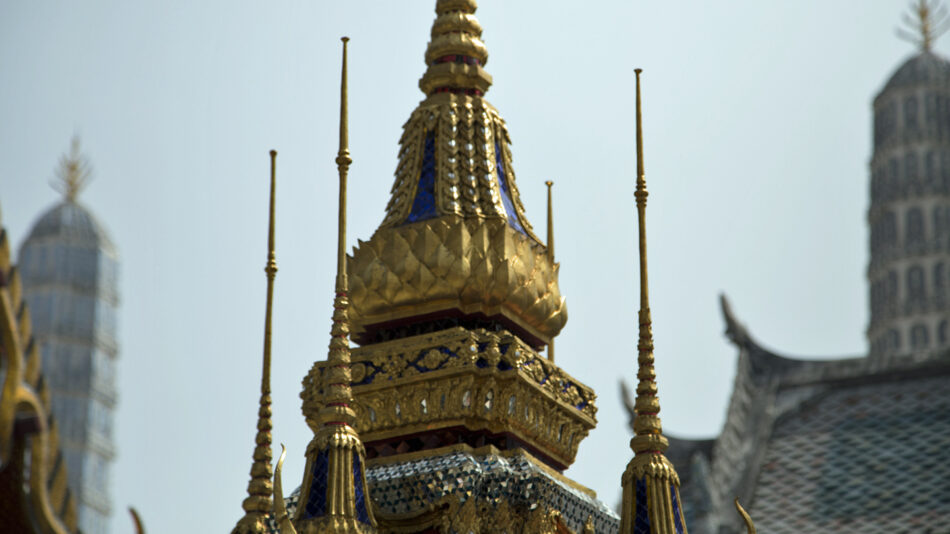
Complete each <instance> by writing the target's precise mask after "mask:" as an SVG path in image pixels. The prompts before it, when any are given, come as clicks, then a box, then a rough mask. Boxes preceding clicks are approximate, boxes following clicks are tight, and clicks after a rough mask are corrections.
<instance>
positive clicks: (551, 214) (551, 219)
mask: <svg viewBox="0 0 950 534" xmlns="http://www.w3.org/2000/svg"><path fill="white" fill-rule="evenodd" d="M544 185H546V186H548V240H547V247H546V248H547V252H548V261H550V262H551V267H552V268H553V267H554V202H553V200H552V199H551V186H553V185H554V182H552V181H551V180H548V181H546V182H544ZM548 359H549V360H551V361H552V362H553V361H554V338H553V337H552V338H551V342H550V343H548Z"/></svg>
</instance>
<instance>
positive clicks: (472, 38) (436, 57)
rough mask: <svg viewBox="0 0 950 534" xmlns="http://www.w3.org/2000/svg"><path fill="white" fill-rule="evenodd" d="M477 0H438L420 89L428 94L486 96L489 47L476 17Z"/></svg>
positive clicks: (488, 85) (489, 77)
mask: <svg viewBox="0 0 950 534" xmlns="http://www.w3.org/2000/svg"><path fill="white" fill-rule="evenodd" d="M477 8H478V4H477V3H476V2H475V0H437V2H436V3H435V12H436V15H437V18H436V19H435V22H434V23H433V24H432V33H431V36H432V40H431V41H429V46H428V47H427V48H426V65H427V66H428V69H426V72H425V74H424V75H423V76H422V79H420V80H419V88H420V89H422V92H423V93H425V94H426V96H430V95H433V94H435V93H440V92H450V93H464V94H470V95H482V94H484V93H485V91H488V88H489V87H490V86H491V82H492V79H491V76H490V75H489V74H488V73H487V72H485V69H484V68H483V67H484V65H485V63H487V62H488V48H486V47H485V43H484V42H482V38H481V37H482V26H481V24H479V22H478V19H477V18H475V15H474V13H475V10H476V9H477Z"/></svg>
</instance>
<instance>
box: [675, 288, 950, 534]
mask: <svg viewBox="0 0 950 534" xmlns="http://www.w3.org/2000/svg"><path fill="white" fill-rule="evenodd" d="M722 305H723V306H722V307H723V316H724V318H725V322H726V335H727V336H728V337H729V339H730V340H731V341H732V342H733V343H734V344H735V345H736V347H737V348H738V349H739V360H738V364H737V366H738V369H737V372H736V379H735V384H734V386H733V392H732V398H731V400H730V404H729V409H728V412H727V415H726V422H725V424H724V425H723V430H722V432H721V433H720V435H719V436H717V437H716V438H714V439H712V440H708V439H707V440H689V439H675V438H673V439H671V440H670V452H669V456H670V458H671V460H672V461H673V462H674V465H676V467H677V469H678V471H679V473H680V476H681V477H682V478H683V487H684V488H687V489H688V491H684V493H683V499H684V504H685V507H686V510H687V520H688V521H689V524H690V532H692V533H693V534H705V533H717V534H718V533H719V532H727V533H732V532H736V533H738V532H744V528H743V527H742V525H741V522H740V520H739V518H738V517H737V516H736V514H735V511H734V510H733V508H732V499H733V497H735V496H738V497H739V499H740V501H741V502H742V503H743V504H745V505H747V506H746V508H747V509H748V510H749V512H750V513H751V515H752V517H753V518H754V519H755V520H756V525H757V526H758V527H759V528H760V529H761V530H762V531H768V532H775V533H783V532H789V533H791V532H826V531H839V530H840V531H844V530H847V531H849V532H850V531H855V532H870V533H877V532H881V533H884V532H894V531H896V530H897V529H898V526H899V525H917V526H921V527H922V529H921V530H922V531H923V530H925V528H923V527H926V526H934V525H943V524H947V522H948V521H950V482H948V481H950V452H948V451H950V447H948V446H947V445H950V441H948V440H950V352H947V353H945V354H943V355H938V356H936V357H934V358H932V359H929V360H927V361H923V362H921V361H918V360H915V359H914V358H912V357H910V356H896V357H892V358H890V359H886V360H870V359H868V358H866V357H857V358H855V357H849V358H830V359H825V360H813V359H804V358H794V357H788V356H782V355H779V354H776V353H775V352H774V351H772V350H769V349H766V348H764V347H763V346H762V345H761V344H760V343H759V342H757V341H756V340H755V339H754V338H753V337H752V335H751V334H750V333H749V331H748V330H747V329H746V328H745V326H743V325H742V324H741V323H740V322H739V321H738V320H737V319H736V317H735V316H734V315H733V313H732V311H731V309H730V307H729V304H728V301H726V300H725V298H724V297H723V299H722ZM898 436H900V438H897V437H898ZM895 438H897V439H898V440H899V441H895ZM720 529H721V530H720Z"/></svg>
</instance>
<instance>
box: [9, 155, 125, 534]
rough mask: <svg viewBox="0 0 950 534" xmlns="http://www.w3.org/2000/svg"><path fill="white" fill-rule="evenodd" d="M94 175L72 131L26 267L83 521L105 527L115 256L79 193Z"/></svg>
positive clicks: (96, 530) (27, 247) (97, 532)
mask: <svg viewBox="0 0 950 534" xmlns="http://www.w3.org/2000/svg"><path fill="white" fill-rule="evenodd" d="M89 173H90V172H89V166H88V163H87V162H86V160H85V158H84V157H83V156H82V155H81V153H80V151H79V140H78V139H76V138H74V139H73V142H72V148H71V150H70V153H69V154H68V155H64V156H63V157H62V158H61V159H60V163H59V168H58V169H57V177H56V180H55V181H54V183H53V186H54V188H56V189H57V190H59V191H60V192H61V193H62V194H63V199H62V201H61V202H59V203H58V204H56V205H55V206H53V207H52V208H51V209H50V210H48V211H47V212H46V213H44V214H43V215H42V216H41V217H40V218H39V220H38V221H37V222H36V224H34V225H33V228H32V229H31V230H30V233H29V237H28V238H27V239H26V241H25V242H24V243H23V245H22V246H21V248H20V254H19V266H20V269H21V274H22V276H23V291H24V296H25V299H26V301H27V303H28V305H29V308H30V312H31V316H32V323H33V333H34V336H35V339H36V341H37V343H38V344H39V348H40V351H41V354H42V361H43V370H44V373H45V377H46V380H47V381H48V382H47V386H48V388H49V391H50V393H51V397H52V403H53V413H54V415H55V416H56V418H57V421H58V422H59V425H60V427H59V428H60V444H61V446H62V450H63V453H64V457H65V459H66V464H67V467H68V471H69V487H70V488H71V490H72V491H73V494H74V495H75V496H76V498H77V501H78V504H79V507H78V508H79V525H80V529H81V530H82V531H83V532H84V533H86V534H101V533H104V532H107V528H108V519H109V516H110V515H111V513H112V511H111V509H112V501H111V496H110V491H109V485H110V476H109V471H110V469H111V464H112V461H113V458H114V456H115V444H114V438H113V430H112V419H113V414H114V411H115V407H116V401H117V394H116V376H115V361H116V358H117V356H118V344H117V342H116V310H117V308H118V304H119V294H118V282H117V270H118V256H117V252H116V248H115V246H114V245H113V244H112V241H111V240H110V239H109V237H108V235H107V234H106V231H105V229H104V228H103V227H102V225H101V224H100V223H99V222H98V221H97V220H96V218H95V217H94V216H93V215H92V213H91V212H90V211H89V210H88V209H86V208H85V207H83V206H82V205H80V204H79V203H78V201H77V198H76V197H77V195H78V194H79V192H80V191H81V190H82V188H83V186H84V185H85V184H86V182H87V181H88V178H89Z"/></svg>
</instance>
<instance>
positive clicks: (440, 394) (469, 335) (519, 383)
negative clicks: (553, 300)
mask: <svg viewBox="0 0 950 534" xmlns="http://www.w3.org/2000/svg"><path fill="white" fill-rule="evenodd" d="M352 367H353V375H352V377H351V379H352V382H351V384H352V386H353V394H354V397H355V403H354V406H353V408H354V410H355V412H356V420H357V425H358V428H359V429H360V434H361V436H362V437H363V439H364V440H365V441H367V442H369V441H377V440H382V439H390V438H393V437H397V436H402V435H409V434H412V433H414V432H421V431H428V430H435V429H440V428H450V427H456V426H464V427H466V428H468V429H471V430H483V429H486V430H489V431H491V432H494V433H501V432H509V433H511V434H513V435H515V436H517V437H519V438H520V439H522V440H523V441H524V442H525V443H528V444H530V445H531V446H534V447H536V448H537V450H538V451H539V452H541V453H542V454H545V455H548V456H549V457H551V458H552V459H554V460H555V461H556V462H558V463H560V464H561V465H564V466H567V465H570V464H571V463H573V461H574V457H575V456H576V454H577V447H578V445H579V444H580V442H581V440H582V439H583V438H584V437H586V436H587V434H588V432H590V430H591V429H593V428H594V426H595V425H596V411H597V408H596V406H595V405H594V401H595V399H596V395H594V392H593V391H592V390H591V389H590V388H588V387H587V386H585V385H583V384H582V383H580V382H579V381H578V380H576V379H575V378H573V377H571V376H570V375H568V374H567V373H565V372H564V371H563V370H562V369H560V368H559V367H557V366H556V365H554V364H553V363H551V362H550V361H549V360H548V359H547V358H544V357H543V356H541V355H540V354H538V353H537V352H536V351H535V350H533V349H532V348H531V347H529V346H528V345H526V344H525V343H523V342H522V341H521V340H520V339H518V338H517V337H516V336H514V335H512V334H510V333H508V332H501V333H493V332H487V331H485V330H467V329H465V328H461V327H456V328H450V329H447V330H443V331H441V332H436V333H434V334H425V335H420V336H414V337H411V338H406V339H399V340H394V341H389V342H386V343H379V344H375V345H369V346H365V347H360V348H358V349H354V350H353V351H352ZM326 368H327V363H326V362H319V363H317V364H316V365H315V366H314V367H313V369H312V370H311V374H310V375H308V376H307V378H306V379H305V381H304V392H303V393H302V394H301V396H302V397H303V400H304V405H303V411H304V415H305V416H306V417H307V422H308V424H310V425H311V427H313V426H314V425H316V424H317V423H318V419H317V417H316V415H317V413H319V409H320V407H321V406H322V402H323V401H322V390H321V389H320V387H319V384H322V378H323V376H324V373H325V372H326Z"/></svg>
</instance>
